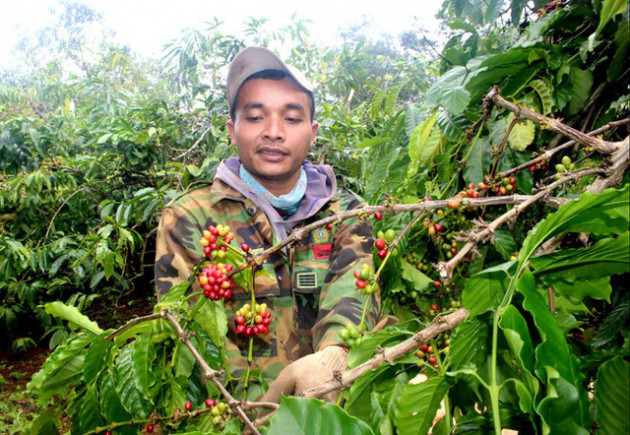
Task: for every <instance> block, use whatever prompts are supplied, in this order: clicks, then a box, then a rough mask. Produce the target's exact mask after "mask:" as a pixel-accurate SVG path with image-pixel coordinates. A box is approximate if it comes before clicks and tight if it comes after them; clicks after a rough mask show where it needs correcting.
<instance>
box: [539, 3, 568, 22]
mask: <svg viewBox="0 0 630 435" xmlns="http://www.w3.org/2000/svg"><path fill="white" fill-rule="evenodd" d="M564 5H565V2H564V1H563V0H553V1H550V2H549V3H547V5H546V6H544V7H542V8H539V9H538V10H537V11H536V13H537V15H538V19H539V20H540V19H541V18H542V17H543V16H545V15H547V14H548V13H549V12H553V11H555V10H556V9H558V8H561V7H563V6H564Z"/></svg>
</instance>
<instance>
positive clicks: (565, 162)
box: [562, 156, 571, 168]
mask: <svg viewBox="0 0 630 435" xmlns="http://www.w3.org/2000/svg"><path fill="white" fill-rule="evenodd" d="M562 164H563V165H564V166H565V167H567V168H568V167H569V166H571V157H569V156H564V157H562Z"/></svg>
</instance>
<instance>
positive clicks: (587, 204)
mask: <svg viewBox="0 0 630 435" xmlns="http://www.w3.org/2000/svg"><path fill="white" fill-rule="evenodd" d="M628 212H629V206H628V187H627V186H626V187H625V188H624V189H623V190H616V189H607V190H605V191H604V192H602V193H601V194H599V195H595V194H594V193H585V194H584V195H582V196H581V197H580V198H579V199H577V200H575V201H571V202H568V203H566V204H564V205H563V206H561V207H560V208H559V209H558V211H557V212H555V213H552V214H549V215H548V216H547V217H546V218H545V219H544V220H543V221H541V222H540V223H539V224H538V225H536V227H534V229H532V230H531V231H530V232H529V233H528V235H527V237H526V238H525V240H524V241H523V246H522V247H521V250H520V251H519V256H518V261H519V268H520V266H521V265H522V264H524V262H525V261H527V260H528V259H529V257H530V256H531V254H532V253H533V252H534V251H535V250H536V249H537V248H538V247H539V246H540V245H541V244H542V243H544V242H545V240H547V239H548V238H550V237H553V236H555V235H557V234H560V233H564V232H580V233H583V232H586V233H595V234H600V235H608V234H615V233H617V234H620V233H625V232H626V231H627V229H628Z"/></svg>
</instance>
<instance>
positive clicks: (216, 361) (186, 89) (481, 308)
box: [0, 0, 630, 433]
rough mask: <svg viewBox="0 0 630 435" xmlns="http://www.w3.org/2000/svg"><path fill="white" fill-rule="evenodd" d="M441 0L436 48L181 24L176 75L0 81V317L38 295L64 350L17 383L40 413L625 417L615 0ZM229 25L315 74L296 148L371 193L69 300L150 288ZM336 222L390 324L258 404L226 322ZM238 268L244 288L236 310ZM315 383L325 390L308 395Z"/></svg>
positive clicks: (552, 429)
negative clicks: (318, 216) (89, 311)
mask: <svg viewBox="0 0 630 435" xmlns="http://www.w3.org/2000/svg"><path fill="white" fill-rule="evenodd" d="M441 14H442V18H443V20H444V24H445V26H447V27H448V28H449V29H450V34H449V40H448V41H447V43H446V44H445V46H444V48H443V50H442V51H441V53H440V57H439V59H437V60H435V61H433V62H430V61H429V60H427V59H425V58H423V57H422V56H424V55H425V54H426V52H427V51H426V50H424V49H423V47H421V46H419V45H418V44H421V43H422V41H420V40H412V39H409V38H408V39H406V40H405V41H404V42H405V43H406V44H407V45H406V47H407V48H406V49H404V51H401V52H398V53H397V54H391V53H390V54H387V55H386V54H384V51H383V50H381V49H379V48H378V47H372V46H370V43H369V42H364V43H363V45H361V44H359V45H357V46H347V47H345V48H344V49H334V48H333V49H322V48H319V47H317V46H315V45H313V44H312V43H311V42H309V39H308V36H307V34H306V33H305V32H304V28H303V25H302V24H301V23H296V24H295V26H294V28H292V29H290V30H287V31H285V32H286V33H283V32H266V31H265V29H264V24H265V23H264V21H257V20H251V22H250V23H249V26H250V30H249V34H250V36H251V37H252V38H253V39H252V41H242V40H240V39H238V38H234V37H231V36H229V35H223V34H220V33H219V32H218V30H217V29H218V27H213V28H211V29H209V31H208V32H207V33H206V34H203V33H202V32H197V33H191V34H189V35H186V36H184V37H183V39H182V40H181V41H175V42H173V44H172V45H171V46H170V47H169V51H168V54H167V60H168V62H169V65H170V70H169V72H168V74H171V76H170V77H173V78H174V80H172V81H171V82H168V81H165V82H159V83H160V86H158V87H157V88H155V89H152V90H151V91H150V92H137V93H136V92H130V91H129V90H128V89H127V88H125V87H124V85H123V84H121V85H120V87H119V88H111V87H110V86H109V82H104V81H99V80H98V77H96V78H95V77H84V78H77V79H75V81H74V82H72V83H70V84H67V82H64V81H61V82H60V83H61V84H57V85H55V86H57V88H55V92H56V93H57V94H58V95H71V94H70V90H72V92H73V93H75V91H77V90H78V91H81V92H79V94H78V95H82V99H76V102H75V103H74V104H75V105H74V108H73V105H72V104H70V102H68V103H67V104H66V103H64V104H63V105H59V106H55V107H56V108H54V109H53V108H51V107H52V106H51V107H47V106H45V105H43V104H42V105H38V104H37V103H35V101H39V100H36V99H34V97H33V95H36V94H35V93H33V91H29V88H28V87H27V88H22V89H18V88H17V87H11V86H4V87H3V88H2V95H3V100H2V104H3V105H2V107H3V112H1V115H2V118H0V119H1V121H2V135H1V136H0V149H3V150H4V151H3V159H2V165H3V171H4V172H3V175H2V179H1V180H0V183H2V186H3V190H2V194H1V195H0V207H2V209H1V210H2V213H3V214H2V219H3V220H2V221H0V223H1V225H2V228H3V230H2V232H0V250H1V251H2V252H3V257H2V259H1V260H0V262H3V263H2V264H3V266H4V267H3V270H7V271H8V272H7V273H5V274H4V275H1V276H0V279H1V282H2V285H3V286H4V287H5V288H7V289H8V290H9V291H8V292H7V293H6V296H5V300H4V303H3V306H2V310H3V311H2V318H3V319H4V320H5V322H6V325H7V326H10V325H11V324H12V322H13V324H15V323H16V322H19V319H20V316H24V315H26V313H30V312H31V311H33V310H35V311H36V312H37V313H38V317H39V318H40V319H41V322H42V323H41V324H42V325H43V328H44V329H45V330H47V331H49V334H50V335H51V336H52V337H53V338H54V340H55V344H58V346H57V347H56V349H55V351H54V352H53V353H52V354H51V355H50V357H49V359H48V360H47V362H46V363H45V364H44V366H43V367H42V369H41V371H40V372H39V373H38V374H37V375H36V376H34V378H33V380H32V381H31V383H30V389H31V391H33V392H36V393H37V394H38V396H39V400H40V404H41V406H42V411H41V415H40V418H39V419H38V420H37V421H36V423H35V425H34V428H33V429H34V430H35V431H39V432H41V433H50V432H51V431H53V430H54V427H55V426H56V425H57V424H59V422H60V421H61V420H62V417H63V415H67V416H69V418H70V420H71V422H72V425H71V430H72V431H73V432H76V433H107V432H109V433H137V432H140V431H144V432H149V433H151V432H156V433H157V432H160V431H162V432H168V433H171V432H182V433H209V432H210V433H212V432H223V433H231V432H234V433H240V432H241V431H243V430H249V431H251V432H252V433H256V432H258V431H267V432H270V433H286V432H288V431H296V430H302V431H303V432H307V433H310V432H313V433H327V432H332V431H333V430H334V431H341V432H343V433H346V432H348V433H357V432H359V433H391V432H394V431H396V432H400V433H425V432H427V431H429V430H432V432H433V433H451V432H453V433H465V432H477V433H479V432H482V433H486V432H493V431H494V432H495V433H501V431H502V430H503V429H513V430H518V431H520V432H522V433H556V432H570V433H588V432H591V431H603V432H605V433H609V432H610V433H624V432H627V431H628V427H629V424H630V423H629V421H628V418H627V415H628V399H627V398H628V396H629V395H628V392H629V388H628V384H629V382H630V380H629V379H628V362H627V359H628V323H627V319H628V309H629V308H628V303H629V301H628V294H627V292H626V291H625V288H624V285H623V282H624V278H625V277H626V276H627V273H628V272H629V271H628V268H629V266H628V264H629V258H628V251H629V250H628V214H629V210H628V194H629V192H628V186H627V177H628V176H627V166H628V135H627V126H628V123H629V121H628V103H627V88H628V74H627V71H628V62H627V50H628V42H627V30H628V29H627V26H628V19H627V16H628V5H627V2H626V1H613V0H607V1H606V0H605V1H601V2H590V1H568V2H561V1H553V2H549V3H546V2H528V3H524V2H503V1H491V2H479V1H476V0H471V1H468V2H461V1H445V2H444V4H443V8H442V11H441ZM254 39H255V40H254ZM246 42H247V43H250V42H258V43H265V44H269V45H270V46H274V44H280V43H282V44H284V45H285V46H291V47H294V49H293V50H292V51H291V52H290V54H289V57H290V59H289V61H290V62H291V63H294V64H296V65H299V66H300V67H301V68H302V69H304V70H305V71H307V72H308V73H309V75H310V76H311V78H312V79H313V82H315V83H319V86H320V88H319V89H318V92H317V93H318V98H319V101H318V107H321V109H320V112H319V113H318V119H319V120H320V125H321V129H320V132H321V135H320V139H319V141H320V146H319V147H318V148H317V149H316V151H315V152H314V155H313V156H312V158H313V160H316V161H320V162H327V163H331V164H333V165H334V166H335V168H336V170H337V171H338V172H339V173H340V174H342V175H343V178H344V180H345V181H346V183H347V185H348V186H350V187H351V188H353V189H354V190H356V191H357V192H358V193H360V194H361V195H362V196H363V197H364V198H365V199H366V201H367V204H366V206H365V207H363V208H362V209H360V210H356V211H352V212H346V213H341V214H338V215H331V216H329V217H327V218H325V219H323V220H321V221H318V222H315V223H313V224H311V225H309V226H308V227H305V228H301V229H299V230H296V231H295V232H294V233H293V234H291V235H290V236H289V237H288V238H287V239H286V240H283V241H281V242H279V244H278V245H276V246H274V247H272V248H270V249H269V250H267V251H265V252H262V253H258V254H253V253H251V252H250V250H249V249H248V247H247V246H246V245H242V241H239V240H236V238H235V237H233V236H229V234H230V231H229V229H226V228H224V227H220V226H219V225H221V224H222V223H221V222H216V223H215V227H213V228H204V229H199V231H200V237H201V236H203V237H202V239H201V240H200V245H199V247H198V250H199V253H200V255H202V254H204V255H203V259H202V261H201V262H200V263H199V265H198V266H197V268H196V269H195V270H194V272H193V274H192V276H191V278H190V281H189V282H188V283H184V284H181V285H179V286H177V287H175V288H173V290H172V291H171V292H170V293H169V294H168V295H166V296H165V297H164V298H163V299H162V300H160V302H159V303H158V304H156V305H155V307H154V310H153V314H148V315H146V316H141V317H138V318H135V319H133V320H131V321H129V322H128V323H124V324H122V326H120V325H116V326H112V327H111V328H108V329H103V328H101V327H100V326H99V325H98V324H97V323H95V322H94V321H92V320H90V318H89V317H88V316H86V315H84V314H82V313H81V311H83V309H84V307H85V306H88V305H89V302H90V300H92V299H94V298H95V297H99V296H100V297H102V295H106V294H109V293H110V292H121V290H122V291H129V292H131V291H134V290H133V288H134V286H141V285H142V284H143V283H144V282H145V281H144V280H146V278H144V280H143V278H140V277H141V276H144V272H145V268H149V269H150V260H147V257H148V255H147V252H146V251H150V250H151V243H152V242H151V238H152V229H153V228H154V227H155V219H156V215H157V212H158V211H159V209H160V208H161V207H162V206H163V205H164V204H165V203H166V202H167V201H168V200H169V199H170V198H172V197H174V196H175V195H176V192H178V191H180V190H182V189H187V188H193V187H194V185H195V183H197V182H200V181H202V180H207V179H208V178H209V177H210V176H211V174H212V173H213V169H214V168H215V167H216V164H217V163H218V161H219V160H220V159H221V158H222V157H224V156H227V155H229V153H230V151H229V148H228V147H227V137H226V134H225V132H224V131H223V128H222V126H223V125H224V121H223V120H224V119H225V116H226V113H225V110H226V107H225V103H224V102H223V100H222V98H221V95H222V92H223V91H222V85H223V82H222V79H221V74H220V71H221V69H222V68H223V67H224V66H225V65H227V63H229V60H230V59H231V57H232V56H233V55H234V54H235V53H236V52H237V51H238V49H239V48H241V47H242V46H244V45H246ZM414 50H415V51H414ZM367 54H369V55H367ZM392 58H393V59H392ZM107 59H110V60H111V59H113V58H112V57H107ZM104 60H105V59H104ZM129 60H130V61H132V59H131V58H129ZM105 65H107V64H106V63H105V64H103V66H105ZM116 65H120V64H119V63H116ZM384 65H385V66H387V67H386V68H385V67H383V66H384ZM94 70H98V68H94V69H91V70H90V71H94ZM335 71H345V74H344V75H343V76H340V75H338V74H336V73H335ZM392 71H393V72H396V73H397V74H393V73H392ZM432 71H439V74H438V75H437V77H436V78H435V79H432V78H431V72H432ZM146 74H149V71H148V70H147V72H146ZM139 83H142V82H139ZM170 83H175V85H174V87H171V84H170ZM146 86H147V88H145V90H147V89H150V84H149V82H147V83H146ZM30 89H42V87H41V85H32V88H30ZM91 94H94V95H102V96H104V98H103V99H101V100H99V101H107V104H105V103H99V104H98V105H90V101H91V99H90V98H89V96H90V95H91ZM58 101H65V99H63V98H59V99H58ZM68 101H70V100H68ZM73 101H74V100H73ZM198 107H202V108H203V111H200V110H198V109H196V108H198ZM5 151H6V152H5ZM50 154H54V155H56V156H58V157H56V158H55V159H50V157H49V155H50ZM5 156H6V157H5ZM112 183H115V184H114V186H116V187H117V188H116V189H113V188H112ZM18 216H19V217H18ZM350 218H359V219H365V220H369V221H370V222H371V224H372V226H373V229H374V235H375V246H374V260H375V268H374V269H369V268H363V269H359V270H357V271H355V277H356V291H359V292H363V293H368V294H369V293H372V292H377V291H378V292H380V294H381V297H382V299H383V303H382V310H383V315H387V314H393V315H395V316H396V317H397V318H398V320H399V322H398V323H397V324H395V325H390V326H387V327H385V328H383V329H380V330H378V331H368V330H366V329H365V328H364V324H363V322H361V323H360V324H359V325H348V326H347V327H346V329H344V330H343V331H342V332H341V333H340V336H341V338H342V339H343V340H344V341H345V343H346V345H347V346H348V347H349V349H350V352H349V355H348V369H347V370H346V371H343V372H341V373H337V374H336V375H335V378H334V379H331V380H330V381H329V382H327V383H325V384H323V385H320V386H317V387H315V388H313V389H312V390H310V391H308V392H306V393H305V394H304V397H300V398H283V399H282V401H281V403H280V405H279V406H278V405H277V404H273V403H261V402H257V401H256V400H255V399H256V398H257V396H258V395H259V393H260V392H261V391H262V390H264V388H265V385H264V381H263V380H262V379H261V377H260V376H259V373H257V372H256V370H250V369H249V367H248V368H247V369H246V370H243V371H235V370H233V369H232V367H230V364H229V359H228V358H227V355H226V350H225V336H226V333H227V326H228V322H234V326H235V327H236V328H238V329H239V330H240V332H241V333H242V334H244V340H243V342H244V343H251V338H252V337H253V336H255V335H256V334H265V333H266V332H267V329H268V328H270V327H271V325H272V324H273V318H274V313H273V310H272V309H269V307H265V306H262V305H261V304H259V303H258V302H257V301H256V299H255V296H256V295H255V293H254V292H253V291H252V290H251V289H253V288H254V287H255V281H256V276H257V274H260V273H262V272H261V271H259V270H258V266H259V265H260V264H261V263H262V262H263V261H264V260H265V258H267V257H268V256H269V255H271V254H272V253H273V252H276V251H278V250H280V249H282V248H283V247H285V246H287V245H289V244H292V243H296V242H297V241H299V240H301V238H302V237H303V236H304V235H305V234H306V233H308V232H310V231H314V230H317V229H318V228H322V227H326V226H330V227H331V228H332V227H334V225H336V223H338V222H340V221H343V220H345V219H350ZM204 230H205V231H207V234H206V233H202V231H204ZM206 251H207V252H206ZM193 281H197V282H198V283H199V285H200V286H201V289H202V290H201V291H199V292H197V293H195V292H191V290H190V289H191V283H192V282H193ZM121 283H122V284H121ZM120 285H122V286H123V288H122V289H120V288H119V286H120ZM236 285H238V286H240V287H241V288H242V289H244V290H245V291H247V292H248V293H249V295H250V296H251V298H250V299H248V300H247V301H241V302H239V304H238V306H235V303H234V301H231V299H230V296H231V290H232V288H233V286H236ZM78 294H81V295H83V296H76V295H78ZM71 295H75V296H71ZM68 298H70V299H68ZM55 299H61V300H65V301H66V303H65V304H63V303H61V302H52V301H54V300H55ZM230 305H231V306H230ZM232 312H234V313H235V314H236V315H235V316H231V315H230V313H232ZM46 314H52V315H53V316H54V318H55V319H56V320H54V322H55V323H54V324H53V323H50V322H51V321H50V317H49V316H47V315H46ZM14 331H15V329H14ZM14 334H15V332H14ZM14 336H15V335H14ZM241 351H242V353H243V354H244V355H248V357H249V361H250V362H251V361H252V360H253V358H254V357H253V355H252V352H251V346H247V345H245V347H244V348H243V349H241ZM261 389H262V390H261ZM331 391H342V392H341V394H340V399H339V400H338V401H337V404H326V403H324V402H322V401H320V400H318V399H316V398H317V397H321V396H322V395H324V394H326V393H328V392H331ZM333 428H334V429H333Z"/></svg>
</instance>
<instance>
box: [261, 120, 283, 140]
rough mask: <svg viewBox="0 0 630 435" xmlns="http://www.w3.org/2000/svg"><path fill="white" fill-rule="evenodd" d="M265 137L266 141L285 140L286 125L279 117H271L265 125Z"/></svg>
mask: <svg viewBox="0 0 630 435" xmlns="http://www.w3.org/2000/svg"><path fill="white" fill-rule="evenodd" d="M263 134H264V136H265V138H266V139H269V140H272V141H276V140H283V139H284V124H283V123H282V118H281V117H279V116H270V117H268V118H267V122H266V123H265V130H264V133H263Z"/></svg>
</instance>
